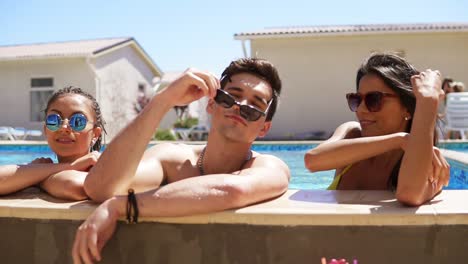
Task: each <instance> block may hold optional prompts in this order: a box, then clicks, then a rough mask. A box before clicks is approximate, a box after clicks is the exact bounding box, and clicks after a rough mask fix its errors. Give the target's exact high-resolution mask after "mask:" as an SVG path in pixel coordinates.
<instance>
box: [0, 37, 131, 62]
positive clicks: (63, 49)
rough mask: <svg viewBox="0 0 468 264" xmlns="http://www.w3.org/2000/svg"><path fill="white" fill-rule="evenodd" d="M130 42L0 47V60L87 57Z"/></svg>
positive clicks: (94, 41)
mask: <svg viewBox="0 0 468 264" xmlns="http://www.w3.org/2000/svg"><path fill="white" fill-rule="evenodd" d="M131 40H133V38H108V39H93V40H78V41H66V42H52V43H37V44H26V45H13V46H0V58H1V59H21V58H22V59H27V58H35V57H41V58H44V57H87V56H92V55H94V54H97V53H99V52H102V51H104V50H106V49H109V48H112V47H114V46H117V45H119V44H123V43H125V42H128V41H131Z"/></svg>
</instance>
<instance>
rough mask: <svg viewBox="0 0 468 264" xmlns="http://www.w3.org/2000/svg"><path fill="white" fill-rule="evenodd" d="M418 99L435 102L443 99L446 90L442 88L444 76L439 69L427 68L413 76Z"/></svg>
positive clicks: (414, 89) (412, 79)
mask: <svg viewBox="0 0 468 264" xmlns="http://www.w3.org/2000/svg"><path fill="white" fill-rule="evenodd" d="M411 84H412V85H413V91H414V95H415V96H416V100H424V99H429V100H432V101H435V102H438V101H439V100H441V99H442V98H443V96H444V91H443V90H442V89H441V85H442V77H441V75H440V72H439V71H433V70H430V69H429V70H425V71H423V72H421V73H420V74H418V75H413V76H411Z"/></svg>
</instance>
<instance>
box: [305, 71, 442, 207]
mask: <svg viewBox="0 0 468 264" xmlns="http://www.w3.org/2000/svg"><path fill="white" fill-rule="evenodd" d="M411 81H412V86H413V91H414V93H415V96H416V108H415V111H414V115H413V116H412V117H411V118H412V126H411V130H410V132H409V133H405V132H396V133H391V134H385V135H376V136H365V137H364V136H362V135H361V132H362V128H361V126H360V124H359V123H357V122H348V123H345V124H343V125H341V126H340V127H338V128H337V129H336V131H335V133H334V134H333V136H332V137H331V138H330V139H329V140H327V141H325V142H323V143H322V144H320V145H319V146H318V147H316V148H314V149H312V150H310V151H309V152H308V153H307V154H306V155H305V158H304V161H305V165H306V167H307V168H308V169H309V170H310V171H321V170H329V169H337V170H339V169H342V168H344V167H346V166H348V165H350V164H353V167H357V166H356V164H357V163H360V164H357V165H362V164H364V165H366V166H367V165H369V167H366V168H371V166H372V165H373V164H375V162H376V160H377V158H376V157H378V158H380V159H381V160H384V161H385V162H387V161H388V155H387V157H385V156H384V155H386V154H389V153H390V151H395V150H396V151H400V150H401V151H403V152H404V153H403V157H402V161H401V166H400V169H399V172H398V184H397V186H396V198H397V199H398V201H400V202H401V203H403V204H406V205H411V206H419V205H421V204H423V203H425V202H427V201H429V200H431V199H432V198H433V197H434V196H435V195H437V194H438V193H439V192H440V191H441V190H442V187H443V186H444V185H447V184H448V182H449V178H450V168H449V165H448V163H447V161H446V160H445V158H444V157H443V156H442V155H441V153H440V151H439V149H437V148H436V147H434V146H433V141H434V137H435V135H434V127H435V123H436V114H437V104H438V100H439V99H440V98H439V97H440V95H441V93H443V92H441V89H440V76H438V73H437V72H433V71H430V70H427V71H425V72H423V73H421V74H420V75H415V76H413V78H412V80H411ZM390 154H392V153H390ZM379 155H380V156H379ZM382 157H383V158H382ZM395 164H396V161H395ZM379 173H382V172H381V171H379ZM349 175H350V174H349V172H348V173H347V174H345V175H344V177H346V176H349ZM353 176H356V175H353ZM358 176H359V175H358ZM380 176H384V177H385V176H387V174H381V175H380ZM387 177H388V176H387ZM356 178H357V177H356ZM348 179H349V178H348ZM356 182H357V181H356ZM355 185H356V186H358V184H355ZM356 189H357V188H356Z"/></svg>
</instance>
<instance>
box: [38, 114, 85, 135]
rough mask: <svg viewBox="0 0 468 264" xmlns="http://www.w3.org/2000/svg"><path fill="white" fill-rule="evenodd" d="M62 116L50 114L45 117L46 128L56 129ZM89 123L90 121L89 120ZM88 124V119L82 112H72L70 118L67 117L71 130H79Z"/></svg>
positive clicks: (60, 123)
mask: <svg viewBox="0 0 468 264" xmlns="http://www.w3.org/2000/svg"><path fill="white" fill-rule="evenodd" d="M66 119H67V118H65V119H62V117H61V116H60V115H58V114H50V115H48V116H47V117H46V120H45V124H46V127H47V129H49V130H50V131H57V130H59V129H60V127H62V124H63V121H64V120H66ZM89 123H91V122H89ZM87 124H88V119H87V118H86V116H85V115H83V114H73V115H72V116H71V117H70V119H68V125H69V126H70V128H71V129H72V130H73V131H76V132H80V131H83V129H85V128H86V125H87Z"/></svg>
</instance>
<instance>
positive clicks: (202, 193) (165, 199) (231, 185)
mask: <svg viewBox="0 0 468 264" xmlns="http://www.w3.org/2000/svg"><path fill="white" fill-rule="evenodd" d="M223 177H224V178H225V179H223V180H222V179H221V178H223ZM234 177H235V178H234ZM244 181H245V184H243V182H244ZM247 184H248V182H247V181H246V179H243V177H239V176H233V175H230V174H226V175H216V176H211V175H206V176H203V178H201V177H195V178H189V179H185V180H182V181H178V182H174V183H171V184H168V185H165V186H163V187H161V188H159V189H156V190H151V191H147V192H144V193H139V194H137V195H136V200H137V204H138V209H139V215H140V216H141V217H175V216H186V215H194V214H203V213H210V212H217V211H222V210H226V209H230V208H237V207H241V206H245V205H247V204H250V203H254V202H258V201H257V200H264V199H265V198H264V197H263V196H265V195H258V192H257V194H256V195H258V196H257V197H259V198H258V199H257V200H256V199H255V197H253V195H250V194H248V193H247V192H246V191H244V190H245V188H243V187H242V186H243V185H247ZM269 196H272V195H269ZM269 198H271V197H269ZM109 202H110V203H111V206H112V207H113V209H114V211H115V212H117V213H116V214H117V215H118V216H120V217H122V216H125V214H126V211H125V209H126V204H127V196H125V195H122V196H116V197H114V198H111V199H110V200H109Z"/></svg>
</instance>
